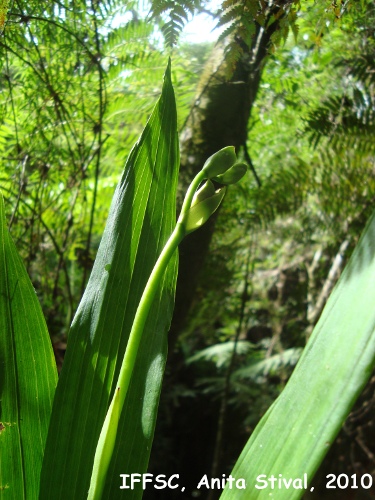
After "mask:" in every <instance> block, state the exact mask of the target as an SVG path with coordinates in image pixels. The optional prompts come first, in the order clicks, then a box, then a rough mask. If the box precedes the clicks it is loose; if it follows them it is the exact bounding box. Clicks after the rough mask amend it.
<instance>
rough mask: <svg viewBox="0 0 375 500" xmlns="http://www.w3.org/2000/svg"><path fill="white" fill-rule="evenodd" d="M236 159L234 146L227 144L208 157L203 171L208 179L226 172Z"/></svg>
mask: <svg viewBox="0 0 375 500" xmlns="http://www.w3.org/2000/svg"><path fill="white" fill-rule="evenodd" d="M236 161H237V156H236V152H235V149H234V146H227V147H226V148H223V149H220V151H218V152H217V153H215V154H213V155H212V156H210V157H209V158H208V160H207V161H206V163H205V164H204V165H203V169H202V170H203V171H204V172H205V174H206V176H207V178H208V179H211V178H212V177H215V176H216V175H220V174H223V173H224V172H226V171H227V170H228V169H229V168H230V167H231V166H232V165H233V164H234V163H236Z"/></svg>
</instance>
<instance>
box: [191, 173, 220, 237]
mask: <svg viewBox="0 0 375 500" xmlns="http://www.w3.org/2000/svg"><path fill="white" fill-rule="evenodd" d="M210 184H211V185H212V183H210ZM205 186H206V184H205V185H204V186H203V188H204V187H205ZM212 187H213V186H212ZM203 188H202V189H203ZM207 189H210V188H209V187H207ZM225 191H226V187H225V186H223V187H222V188H220V189H217V190H216V191H215V190H214V193H213V194H212V195H211V196H208V197H206V198H204V199H203V200H202V201H198V202H196V203H195V205H194V206H193V205H192V206H191V207H190V209H189V210H188V212H187V214H186V220H185V231H186V233H191V232H192V231H195V230H196V229H198V228H199V227H200V226H202V225H203V224H204V223H205V222H206V221H207V220H208V219H209V218H210V217H211V215H212V214H213V213H214V212H215V211H216V209H217V208H218V207H219V205H220V203H221V202H222V200H223V198H224V195H225ZM197 194H198V193H197Z"/></svg>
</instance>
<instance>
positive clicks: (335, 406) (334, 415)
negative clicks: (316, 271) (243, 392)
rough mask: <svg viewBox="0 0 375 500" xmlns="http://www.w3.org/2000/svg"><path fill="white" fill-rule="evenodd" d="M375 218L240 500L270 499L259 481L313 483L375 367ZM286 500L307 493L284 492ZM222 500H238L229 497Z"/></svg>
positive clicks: (252, 452) (248, 464)
mask: <svg viewBox="0 0 375 500" xmlns="http://www.w3.org/2000/svg"><path fill="white" fill-rule="evenodd" d="M374 255H375V213H374V214H373V216H372V217H371V219H370V221H369V223H368V225H367V226H366V229H365V231H364V233H363V235H362V237H361V239H360V241H359V243H358V245H357V247H356V249H355V251H354V253H353V255H352V257H351V259H350V261H349V263H348V265H347V266H346V268H345V271H344V272H343V274H342V276H341V278H340V280H339V282H338V284H337V285H336V287H335V289H334V291H333V292H332V294H331V297H330V298H329V300H328V302H327V305H326V307H325V309H324V311H323V313H322V316H321V318H320V320H319V322H318V323H317V325H316V327H315V329H314V332H313V334H312V336H311V338H310V341H309V342H308V344H307V346H306V348H305V350H304V352H303V354H302V356H301V359H300V361H299V362H298V364H297V367H296V369H295V371H294V372H293V374H292V376H291V378H290V380H289V382H288V384H287V385H286V387H285V389H284V391H283V392H282V393H281V395H280V396H279V397H278V399H277V400H276V401H275V403H274V404H273V405H272V406H271V408H270V409H269V410H268V411H267V413H266V414H265V415H264V417H263V418H262V420H261V421H260V422H259V424H258V426H257V427H256V429H255V431H254V432H253V434H252V436H251V437H250V439H249V441H248V443H247V444H246V445H245V448H244V449H243V451H242V453H241V455H240V457H239V459H238V461H237V463H236V465H235V467H234V469H233V471H232V475H233V476H234V477H237V478H238V477H242V478H245V479H246V483H247V485H248V487H247V489H246V490H236V494H235V498H236V499H237V498H248V497H249V495H251V498H254V500H258V499H263V498H264V499H265V498H269V497H270V488H269V487H267V488H264V489H257V488H255V485H256V484H258V486H259V485H263V483H257V476H258V475H260V474H265V475H266V476H267V477H270V476H271V475H274V476H275V477H276V478H277V479H278V477H279V474H282V477H283V478H285V479H287V480H288V479H289V478H302V477H303V474H305V473H306V474H307V477H308V481H309V482H310V481H311V479H312V478H313V475H314V474H315V472H316V471H317V469H318V467H319V465H320V463H321V461H322V460H323V458H324V456H325V455H326V453H327V451H328V449H329V447H330V445H331V444H332V442H333V440H334V439H335V437H336V435H337V434H338V432H339V430H340V428H341V426H342V424H343V423H344V421H345V418H346V417H347V415H348V414H349V412H350V409H351V407H352V406H353V404H354V402H355V400H356V399H357V397H358V396H359V394H360V392H361V390H362V389H363V387H364V385H365V383H366V381H367V380H368V378H369V377H370V375H371V373H372V371H373V369H374V367H375V310H374V307H373V304H374V301H375V290H374V286H373V282H374V277H375V259H374ZM274 491H277V498H278V499H280V500H284V499H285V500H287V499H288V500H289V499H298V498H300V497H301V496H302V495H303V494H304V491H305V490H303V489H294V488H293V489H286V488H282V489H277V490H274ZM220 498H221V499H223V500H225V499H229V498H233V492H232V491H231V490H229V489H227V488H226V489H225V490H224V492H223V494H222V495H221V497H220Z"/></svg>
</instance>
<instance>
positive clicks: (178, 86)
mask: <svg viewBox="0 0 375 500" xmlns="http://www.w3.org/2000/svg"><path fill="white" fill-rule="evenodd" d="M273 4H274V3H273V2H258V1H255V0H246V1H235V0H233V1H232V0H225V1H224V2H223V3H222V4H221V5H220V6H219V8H218V9H216V10H213V9H212V10H211V14H212V16H213V17H215V19H216V21H217V25H218V26H219V27H221V28H222V29H223V32H222V34H221V35H220V39H221V40H225V52H226V57H227V58H228V61H229V63H230V64H229V67H232V68H234V67H235V65H236V63H237V62H238V61H240V60H241V61H245V63H248V64H251V61H249V60H248V57H249V50H250V48H251V46H252V44H253V43H254V40H255V39H256V36H257V33H259V31H261V30H262V29H264V28H265V27H268V26H270V25H271V24H272V23H275V22H278V28H277V30H275V33H274V34H273V37H272V43H273V45H272V47H271V51H270V53H269V55H268V57H267V60H266V62H265V63H264V69H263V75H262V81H261V85H260V91H259V93H258V96H257V100H256V102H255V105H254V107H253V110H252V115H251V118H250V122H249V125H248V141H247V146H246V147H247V150H246V151H242V154H243V155H244V158H245V159H246V160H248V159H250V161H251V162H252V164H253V166H254V168H255V170H256V173H257V175H258V177H259V179H260V186H259V184H258V183H257V181H256V179H255V178H253V177H251V175H250V174H249V175H248V177H247V179H246V180H243V181H242V182H241V184H240V186H236V187H232V188H231V189H229V193H228V195H227V197H226V200H225V203H224V206H223V208H222V210H221V212H220V214H219V217H218V221H217V225H216V229H215V233H214V235H213V239H212V243H211V251H210V255H209V257H208V259H207V261H206V263H205V267H204V269H203V271H202V273H201V276H200V279H199V284H198V288H197V290H196V294H195V301H194V304H193V307H192V309H191V312H190V315H189V318H188V321H187V322H186V324H185V327H184V329H183V331H181V332H180V334H179V337H178V339H177V340H176V341H173V344H172V345H171V352H170V359H171V362H170V367H168V368H167V376H166V379H165V387H164V391H163V393H162V399H161V409H160V418H159V422H158V426H159V429H157V432H156V438H155V445H154V451H153V455H152V457H151V465H150V468H151V471H158V472H160V470H158V469H157V468H158V463H160V462H162V463H164V464H165V468H164V469H163V471H162V472H163V473H168V472H169V470H170V472H171V473H173V472H175V469H176V465H177V464H178V467H177V468H179V469H180V470H187V469H188V468H189V467H190V468H191V473H190V476H191V477H189V478H188V481H189V484H191V485H193V484H195V483H196V481H195V480H196V477H200V476H201V475H202V470H204V471H207V472H208V470H209V468H210V467H211V465H212V463H213V462H214V460H213V457H214V456H215V450H216V452H217V455H218V456H219V457H220V458H219V459H218V463H216V467H219V465H220V466H221V469H220V472H228V473H229V471H230V470H231V467H232V465H233V461H234V460H235V458H236V457H237V456H238V453H239V451H240V450H241V448H242V446H243V444H244V441H245V440H246V438H247V436H248V435H249V433H250V432H251V431H252V430H253V429H254V427H255V425H256V423H257V422H258V420H259V418H260V416H262V415H263V414H264V413H265V411H266V410H267V408H268V407H269V406H270V404H271V402H272V401H273V400H274V399H275V398H276V397H277V395H278V394H279V393H280V391H281V390H282V389H283V388H284V386H285V384H286V382H287V380H288V378H289V376H290V374H291V372H292V369H293V368H294V366H295V364H296V363H297V361H298V359H299V356H300V354H301V351H302V349H303V347H304V346H305V343H306V340H307V338H308V337H309V335H310V333H311V330H312V327H313V325H314V324H315V323H316V321H317V319H318V317H319V315H320V312H321V308H322V305H324V303H325V301H326V300H327V298H328V294H329V292H330V290H331V289H332V286H333V284H334V283H335V281H336V280H337V278H338V276H339V274H340V271H341V269H342V268H343V265H344V262H345V261H346V260H347V258H348V256H349V254H350V251H351V249H353V248H354V246H355V243H356V242H357V238H358V235H359V234H360V232H361V230H362V229H363V227H364V225H365V223H366V221H367V219H368V217H369V215H370V213H371V211H372V209H373V206H374V197H375V169H374V154H375V151H374V100H375V95H374V83H375V80H374V78H375V77H374V74H375V73H374V71H375V67H374V55H375V47H374V42H373V35H374V31H375V10H374V5H373V2H370V1H368V0H362V1H360V2H354V1H353V2H350V1H344V0H341V1H331V0H325V1H322V2H311V3H308V2H303V1H297V0H285V1H282V2H278V3H277V6H273ZM205 8H206V5H205V2H198V1H197V0H182V1H179V0H178V1H173V0H172V1H165V0H155V1H154V2H152V4H150V5H149V6H148V7H147V9H146V10H147V12H149V16H148V17H146V15H145V12H144V8H143V9H142V8H141V7H140V6H139V5H138V3H137V2H127V3H126V4H124V2H118V1H110V0H107V1H99V2H97V1H90V2H81V1H74V2H58V3H55V2H24V1H22V0H21V1H17V2H13V3H12V5H11V7H10V10H9V12H8V16H7V24H6V27H5V30H4V34H3V35H2V36H1V37H0V60H1V61H2V64H1V69H0V161H1V167H0V188H1V190H2V192H3V194H4V198H5V201H6V207H7V209H8V214H7V216H8V217H7V218H8V220H9V227H10V230H11V234H12V237H13V239H14V240H15V242H16V245H17V248H18V251H19V252H20V254H21V255H22V257H23V260H24V262H25V264H26V268H27V271H28V273H29V275H30V277H31V279H32V282H33V284H34V287H35V288H36V291H37V294H38V297H39V299H40V301H41V303H42V306H43V310H44V313H45V316H46V319H47V324H48V327H49V331H50V334H51V336H52V339H53V342H54V347H55V354H56V356H57V359H58V364H59V365H61V363H62V357H63V353H64V350H65V344H66V335H67V331H68V326H69V325H70V323H71V319H72V317H73V314H74V312H75V310H76V308H77V305H78V303H79V300H80V298H81V295H82V292H83V290H84V287H85V284H86V283H87V280H88V277H89V274H90V271H91V268H92V265H93V261H94V258H95V255H96V251H97V248H98V245H99V242H100V236H101V234H102V230H103V227H104V221H105V219H106V216H107V213H108V208H109V200H110V198H111V197H112V193H113V190H114V187H115V185H116V184H117V181H118V178H119V175H120V172H121V169H122V167H123V164H124V162H125V159H126V157H127V156H128V154H129V151H130V148H131V146H132V144H133V143H134V141H135V139H136V137H137V136H138V135H139V133H140V131H141V130H142V127H143V126H144V124H145V120H146V117H147V115H148V114H149V112H150V110H151V107H152V105H153V104H154V102H155V97H156V95H157V93H158V92H159V86H158V82H160V81H161V76H162V73H163V71H164V67H165V49H164V46H163V40H162V36H164V40H165V43H166V45H167V47H169V50H173V51H174V52H173V54H174V64H173V75H172V80H173V84H174V87H175V90H176V94H177V104H178V119H179V123H178V127H179V129H181V128H182V127H183V124H184V121H185V118H186V116H187V114H188V112H189V107H190V105H191V104H192V102H193V99H194V93H195V92H194V89H195V86H196V84H197V82H198V79H199V75H200V73H201V72H202V69H203V65H204V62H205V61H206V59H207V57H208V55H209V51H210V46H209V45H208V44H202V45H197V46H186V45H183V44H181V43H180V42H179V41H178V39H179V35H180V33H181V32H182V30H183V27H184V25H185V24H186V22H187V21H188V20H189V19H190V18H191V17H192V16H193V15H195V14H196V13H198V12H200V11H202V10H204V9H205ZM161 35H162V36H161ZM176 45H177V48H175V49H171V47H172V46H176ZM10 207H11V208H10ZM340 256H341V257H342V258H341V261H340ZM371 398H373V396H372V393H371V388H370V389H368V390H367V393H366V394H365V395H364V396H363V399H362V401H360V405H364V406H365V405H366V404H369V403H370V402H371ZM364 406H363V407H364ZM360 411H361V409H360V407H358V409H357V412H360ZM361 415H362V414H361ZM199 418H200V424H201V427H200V428H199V429H198V428H196V429H193V430H192V428H191V425H192V424H191V422H192V421H193V420H197V419H198V420H199ZM352 421H354V422H356V424H357V427H356V426H355V425H352V426H351V424H350V422H349V423H348V429H349V431H348V434H349V435H350V436H351V440H349V442H350V446H349V447H348V449H350V450H351V453H352V456H354V457H355V459H356V460H357V462H358V463H359V464H360V465H359V466H358V470H360V471H362V472H363V471H367V472H368V471H370V472H372V473H373V472H374V470H375V463H374V460H373V458H371V457H373V455H371V453H373V451H374V450H372V451H371V448H370V445H369V442H367V443H366V442H364V441H363V430H364V429H365V430H366V433H367V434H368V435H369V436H372V435H373V434H372V433H374V422H373V420H372V419H371V418H370V416H369V417H368V418H367V419H366V418H364V419H362V420H361V418H359V417H358V418H357V420H356V414H354V416H353V417H352ZM194 430H195V431H196V434H195V437H194V440H196V442H193V443H192V439H191V435H192V433H194ZM220 432H221V433H222V434H223V435H224V437H222V436H221V437H220ZM358 436H360V437H361V440H362V441H361V440H359V441H358V439H357V438H358ZM204 439H207V441H205V442H208V446H207V450H206V451H201V447H202V442H203V440H204ZM340 439H342V440H343V442H344V443H347V442H348V441H347V440H345V439H347V438H346V437H345V436H344V437H340ZM359 442H361V443H362V444H363V446H362V445H360V444H358V443H359ZM181 443H182V444H184V443H185V444H186V448H188V449H190V448H191V451H190V452H189V453H186V454H185V456H183V457H182V456H179V455H178V449H179V445H180V444H181ZM353 443H354V444H353ZM189 445H191V446H190V448H189ZM344 449H345V446H342V447H341V448H339V451H337V455H338V456H340V457H341V456H344V458H343V461H344V462H345V464H346V467H347V469H348V470H350V471H352V470H354V471H355V472H356V471H357V469H353V466H352V465H351V464H350V463H349V462H350V460H349V459H348V455H346V456H345V455H344V451H343V450H344ZM366 449H367V450H368V452H366ZM223 450H225V453H224V452H223ZM332 453H333V454H334V453H335V451H334V450H333V451H332ZM198 455H199V457H200V458H199V460H196V458H194V457H197V456H198ZM337 455H336V456H335V455H334V458H333V459H331V460H336V461H337ZM168 457H169V458H168ZM176 457H177V458H176ZM176 461H177V464H176ZM191 463H195V467H193V466H192V465H191ZM189 464H190V465H189ZM218 464H219V465H218ZM341 472H344V469H342V471H341ZM191 490H193V486H191ZM170 495H172V493H170ZM145 498H152V493H151V492H146V494H145ZM165 498H167V497H165ZM171 498H172V497H171Z"/></svg>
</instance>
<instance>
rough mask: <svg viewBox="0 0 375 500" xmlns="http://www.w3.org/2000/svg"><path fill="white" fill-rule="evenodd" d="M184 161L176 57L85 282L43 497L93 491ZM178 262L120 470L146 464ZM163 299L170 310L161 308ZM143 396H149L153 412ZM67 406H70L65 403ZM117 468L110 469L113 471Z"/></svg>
mask: <svg viewBox="0 0 375 500" xmlns="http://www.w3.org/2000/svg"><path fill="white" fill-rule="evenodd" d="M178 162H179V158H178V137H177V117H176V107H175V100H174V93H173V88H172V84H171V78H170V65H169V66H168V68H167V71H166V75H165V79H164V85H163V91H162V95H161V98H160V99H159V101H158V103H157V104H156V106H155V108H154V111H153V113H152V115H151V117H150V119H149V121H148V123H147V124H146V127H145V129H144V132H143V133H142V135H141V137H140V139H139V140H138V142H137V143H136V145H135V146H134V148H133V150H132V152H131V153H130V155H129V158H128V160H127V163H126V166H125V171H124V174H123V176H122V179H121V180H120V183H119V185H118V187H117V189H116V193H115V195H114V198H113V201H112V206H111V210H110V215H109V217H108V221H107V225H106V228H105V231H104V234H103V238H102V242H101V244H100V247H99V250H98V254H97V258H96V260H95V264H94V268H93V271H92V274H91V277H90V280H89V283H88V286H87V290H86V292H85V294H84V297H83V299H82V301H81V304H80V306H79V309H78V311H77V313H76V316H75V319H74V321H73V324H72V328H71V332H70V335H69V341H68V349H67V354H66V359H65V361H64V366H63V369H62V373H61V376H60V381H59V387H58V390H57V397H56V401H55V405H54V418H55V421H53V423H52V426H51V429H50V433H49V440H48V443H47V450H46V458H45V464H44V468H43V472H42V489H41V497H43V498H48V495H53V498H56V499H57V498H66V497H67V496H69V497H70V498H85V495H86V494H87V491H88V486H89V480H90V477H91V469H92V462H93V458H94V453H95V448H96V443H97V439H98V437H99V433H100V428H101V425H102V422H103V421H104V417H105V413H106V411H107V408H108V404H109V401H110V396H111V394H112V392H113V389H114V386H115V383H116V379H117V375H118V370H119V367H120V364H121V360H122V356H123V353H124V351H125V347H126V342H127V337H128V335H129V332H130V328H131V324H132V319H133V317H134V314H135V311H136V308H137V305H138V301H139V298H140V296H141V294H142V292H143V289H144V286H145V284H146V281H147V279H148V276H149V274H150V273H151V270H152V268H153V265H154V263H155V261H156V258H157V256H158V254H159V253H160V252H161V250H162V248H163V246H164V244H165V242H166V240H167V238H168V236H169V234H170V232H171V231H172V228H173V226H174V224H175V192H176V185H177V171H178ZM176 271H177V269H176V259H174V261H173V262H172V263H171V265H169V267H168V269H167V271H166V274H165V277H164V283H163V287H162V290H161V291H160V292H159V294H158V296H157V298H156V300H155V303H154V305H153V307H152V310H151V312H150V315H149V319H148V321H147V324H146V328H145V332H144V341H142V343H141V346H140V350H139V353H138V358H137V365H136V368H135V373H134V375H133V378H132V381H131V384H130V387H129V391H128V395H127V400H126V402H125V407H124V410H123V414H122V415H121V418H120V422H119V431H118V435H119V436H120V440H119V445H118V446H119V447H121V449H122V455H123V456H124V454H125V456H126V457H128V463H127V464H124V458H123V456H122V457H121V458H122V460H116V459H115V460H112V464H111V465H112V467H114V468H116V467H121V469H122V472H123V471H124V467H125V468H128V469H129V468H134V467H135V468H138V470H137V472H141V470H140V469H139V467H141V468H142V470H145V467H147V462H148V457H149V452H150V446H151V442H152V437H153V429H154V425H155V418H156V409H157V403H158V397H159V392H160V384H161V377H162V373H163V370H164V364H165V357H166V347H167V345H166V331H167V330H168V327H169V323H170V319H171V314H172V309H173V298H174V290H175V281H176ZM161 304H163V307H164V310H163V309H160V306H161ZM158 306H159V307H158ZM161 311H162V312H161ZM155 360H159V363H157V365H158V366H157V369H156V371H155V377H153V380H152V382H153V384H152V385H151V386H149V385H148V386H147V387H145V382H146V381H147V373H148V372H149V371H150V370H152V366H154V365H153V363H155ZM82 374H84V377H82ZM156 375H157V377H156ZM150 387H151V389H150ZM146 389H147V390H146ZM145 391H146V392H145ZM142 395H144V396H142ZM140 397H142V399H143V397H145V399H146V403H147V401H149V403H147V404H146V407H147V408H148V410H147V411H146V414H147V415H146V416H145V413H144V409H143V407H144V404H143V401H142V400H140ZM148 398H150V399H148ZM150 402H151V403H150ZM61 408H64V413H60V411H61ZM145 425H146V427H147V429H146V430H145ZM129 426H130V427H129ZM146 431H147V432H146ZM129 436H130V437H129ZM117 449H118V448H117ZM56 450H58V452H56ZM116 453H117V452H116V449H115V454H116ZM117 455H118V453H117ZM110 477H111V472H110V473H109V481H110ZM112 482H113V481H112ZM111 485H112V483H111ZM107 491H109V489H106V493H105V494H107ZM114 491H115V493H114V496H112V497H111V498H116V495H117V496H118V495H120V493H121V490H120V489H119V484H116V485H115V486H114ZM133 493H134V494H135V495H138V494H139V493H138V492H133Z"/></svg>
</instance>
